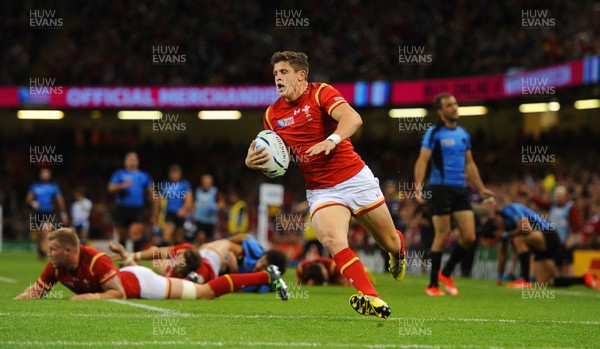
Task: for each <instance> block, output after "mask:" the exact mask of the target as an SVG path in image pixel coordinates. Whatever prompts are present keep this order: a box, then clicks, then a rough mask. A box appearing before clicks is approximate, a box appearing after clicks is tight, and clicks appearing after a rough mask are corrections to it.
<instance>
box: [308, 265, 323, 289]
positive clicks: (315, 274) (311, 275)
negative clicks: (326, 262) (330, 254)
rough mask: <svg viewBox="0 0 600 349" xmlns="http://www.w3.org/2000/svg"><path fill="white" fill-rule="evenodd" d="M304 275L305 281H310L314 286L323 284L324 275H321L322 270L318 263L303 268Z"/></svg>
mask: <svg viewBox="0 0 600 349" xmlns="http://www.w3.org/2000/svg"><path fill="white" fill-rule="evenodd" d="M304 273H305V274H306V279H307V280H312V281H313V284H314V285H323V283H325V275H323V269H322V268H321V266H320V265H319V263H318V262H314V263H309V264H308V265H307V266H306V267H305V271H304Z"/></svg>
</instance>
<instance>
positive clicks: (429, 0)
mask: <svg viewBox="0 0 600 349" xmlns="http://www.w3.org/2000/svg"><path fill="white" fill-rule="evenodd" d="M30 8H31V5H30V3H28V2H22V1H12V2H4V3H3V4H2V7H1V9H2V13H3V14H4V16H3V18H4V21H3V33H4V34H5V35H4V40H2V41H1V42H0V47H1V51H2V52H5V53H6V54H4V55H3V56H2V59H1V60H0V62H1V64H2V69H1V70H0V71H1V72H2V73H1V74H0V84H22V85H27V84H28V81H29V78H30V77H31V76H34V75H35V76H46V77H55V78H56V79H57V84H59V85H62V84H64V85H133V84H136V85H140V84H142V85H148V84H150V85H156V84H162V85H164V84H169V85H190V84H245V83H265V82H270V81H271V79H272V77H271V72H270V71H269V70H268V69H265V63H267V62H268V61H269V56H270V54H271V53H272V52H274V51H277V50H280V49H281V48H282V47H283V46H285V44H287V45H290V47H295V48H296V49H297V50H299V51H305V52H307V53H308V55H309V57H310V59H311V61H312V62H317V63H315V64H314V65H311V75H312V76H313V77H314V79H315V80H319V81H347V80H349V79H351V80H352V81H356V80H383V79H394V80H396V79H402V80H405V79H421V78H434V77H435V78H439V77H451V76H468V75H480V74H481V72H486V74H499V73H506V72H510V71H513V72H514V71H518V70H521V69H526V68H531V67H535V66H541V65H550V64H555V63H562V62H565V61H568V60H572V59H576V58H581V57H584V56H586V55H590V54H597V53H600V25H598V18H600V6H598V4H596V3H595V2H594V1H593V0H582V1H579V2H577V3H574V2H564V1H559V0H550V1H545V2H543V3H538V4H537V6H535V5H534V4H532V5H527V6H525V5H524V4H522V3H517V4H515V3H514V2H502V1H499V2H489V1H488V2H484V3H482V2H480V1H476V0H466V1H463V2H461V3H460V4H458V5H457V4H454V3H449V2H448V3H444V2H439V1H435V0H424V1H420V2H414V3H407V2H400V1H395V2H385V3H374V2H368V1H364V0H358V1H352V2H350V3H348V4H345V5H344V6H339V4H337V3H336V2H327V1H326V2H323V1H318V0H308V1H305V2H303V3H302V5H301V6H298V5H293V4H292V3H290V2H287V1H284V2H280V1H274V0H266V1H261V2H260V3H256V2H255V3H253V2H244V3H243V4H239V3H235V2H232V1H219V2H212V1H208V0H200V1H192V0H184V1H177V2H169V1H151V2H148V1H143V0H130V1H119V2H103V1H92V2H68V1H58V2H57V3H56V6H55V7H54V8H52V9H53V10H55V11H56V14H55V16H56V17H57V18H62V19H63V20H64V26H63V27H60V28H58V29H55V30H36V29H30V30H23V29H22V28H23V27H24V26H26V25H27V24H28V23H29V16H30V14H29V10H30ZM290 8H291V9H293V10H297V11H301V13H300V14H299V15H300V16H301V17H302V18H306V19H308V27H307V28H291V29H284V28H281V27H278V26H277V24H276V16H273V15H274V14H276V11H281V10H283V9H290ZM533 9H537V10H541V11H546V17H547V19H553V20H554V23H555V25H554V26H553V27H550V28H536V27H527V26H524V25H523V22H522V20H523V18H524V17H523V16H524V15H523V12H522V11H524V10H533ZM348 18H352V21H348V20H347V19H348ZM294 29H295V30H294ZM307 29H308V30H307ZM198 33H202V35H198ZM465 33H468V35H466V34H465ZM402 46H404V47H409V48H411V49H412V48H414V47H422V48H423V49H424V54H428V55H431V57H432V63H431V65H411V64H400V63H399V58H398V57H399V56H398V54H399V50H400V47H402ZM157 47H159V49H160V47H162V48H163V50H164V49H165V47H171V48H174V49H177V54H182V55H185V60H184V62H183V63H182V64H178V65H159V64H157V63H156V62H155V59H154V58H153V52H154V51H153V50H156V48H157ZM241 52H243V54H240V53H241Z"/></svg>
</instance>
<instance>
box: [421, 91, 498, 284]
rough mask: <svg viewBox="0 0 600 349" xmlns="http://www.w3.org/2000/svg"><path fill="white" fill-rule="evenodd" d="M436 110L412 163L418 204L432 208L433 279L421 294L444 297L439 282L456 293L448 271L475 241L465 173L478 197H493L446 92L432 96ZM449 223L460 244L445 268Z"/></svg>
mask: <svg viewBox="0 0 600 349" xmlns="http://www.w3.org/2000/svg"><path fill="white" fill-rule="evenodd" d="M434 108H435V111H436V112H437V114H438V115H439V116H440V122H439V123H438V125H436V126H434V127H431V128H429V130H427V132H426V133H425V135H424V136H423V141H422V143H421V152H420V154H419V157H418V159H417V162H416V164H415V188H416V198H417V201H418V202H419V203H420V204H422V205H423V204H425V203H427V204H428V205H429V206H430V207H431V210H432V214H433V217H432V220H433V226H434V229H435V238H434V240H433V245H432V247H431V259H432V260H431V279H430V283H429V286H428V287H427V289H426V290H425V293H426V294H427V295H430V296H443V295H444V292H443V291H442V290H440V288H439V284H438V282H441V283H442V284H444V286H445V289H446V292H447V293H449V294H450V295H453V296H456V295H458V289H457V288H456V286H455V285H454V280H453V278H452V271H453V270H454V267H455V266H456V265H457V264H458V263H459V262H460V261H461V260H462V259H463V257H464V256H465V255H466V254H467V251H468V250H469V248H470V247H471V245H472V244H473V243H474V242H475V216H474V214H473V210H472V209H471V203H470V200H469V189H468V188H467V183H466V178H465V174H466V175H467V176H468V178H469V180H470V181H471V182H472V183H473V184H474V185H475V186H476V187H477V190H478V192H479V195H480V196H481V197H482V198H484V197H489V196H492V195H494V193H493V192H492V191H491V190H489V189H487V188H486V187H485V186H484V184H483V182H482V181H481V177H480V176H479V170H478V169H477V165H476V164H475V161H474V160H473V155H472V154H471V137H470V136H469V133H468V132H467V131H466V130H465V129H464V128H462V127H460V126H458V119H459V117H460V116H459V114H458V103H457V102H456V98H454V96H452V95H451V94H448V93H442V94H440V95H438V96H437V97H436V98H435V102H434ZM429 162H431V175H430V178H429V183H428V185H429V190H428V191H426V192H424V190H423V189H424V179H425V173H426V171H427V164H428V163H429ZM451 219H454V222H455V223H456V226H457V227H458V229H459V230H460V240H459V243H458V244H457V245H456V247H455V248H454V250H453V251H452V254H451V255H450V259H449V260H448V263H447V264H446V266H445V267H444V269H443V270H440V267H441V264H442V253H443V250H444V245H445V244H446V242H447V241H448V238H449V237H450V231H451Z"/></svg>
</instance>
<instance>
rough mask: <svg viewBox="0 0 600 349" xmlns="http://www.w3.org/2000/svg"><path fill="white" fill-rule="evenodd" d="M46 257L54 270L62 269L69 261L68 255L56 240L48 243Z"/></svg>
mask: <svg viewBox="0 0 600 349" xmlns="http://www.w3.org/2000/svg"><path fill="white" fill-rule="evenodd" d="M48 257H50V263H52V265H53V266H54V267H55V268H64V267H66V266H67V264H68V261H69V253H68V251H67V249H65V247H64V246H62V245H61V244H60V243H59V242H58V241H57V240H52V241H50V242H49V243H48Z"/></svg>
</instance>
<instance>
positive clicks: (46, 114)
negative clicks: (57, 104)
mask: <svg viewBox="0 0 600 349" xmlns="http://www.w3.org/2000/svg"><path fill="white" fill-rule="evenodd" d="M64 116H65V114H64V113H63V112H62V111H60V110H19V111H18V112H17V117H18V118H19V119H23V120H60V119H62V118H63V117H64Z"/></svg>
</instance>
